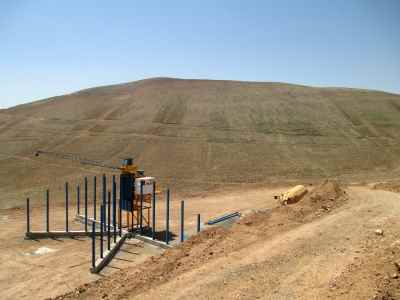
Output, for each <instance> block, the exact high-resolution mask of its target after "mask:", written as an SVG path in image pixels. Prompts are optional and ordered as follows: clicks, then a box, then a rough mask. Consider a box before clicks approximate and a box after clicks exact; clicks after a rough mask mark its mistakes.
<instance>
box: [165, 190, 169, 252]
mask: <svg viewBox="0 0 400 300" xmlns="http://www.w3.org/2000/svg"><path fill="white" fill-rule="evenodd" d="M165 209H166V217H165V222H166V224H165V243H166V244H169V189H168V190H167V203H166V208H165Z"/></svg>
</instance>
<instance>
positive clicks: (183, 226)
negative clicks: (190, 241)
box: [180, 201, 185, 243]
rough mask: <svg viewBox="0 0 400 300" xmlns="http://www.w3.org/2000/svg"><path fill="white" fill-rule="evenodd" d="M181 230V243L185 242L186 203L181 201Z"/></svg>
mask: <svg viewBox="0 0 400 300" xmlns="http://www.w3.org/2000/svg"><path fill="white" fill-rule="evenodd" d="M180 223H181V230H180V237H181V243H183V241H184V240H185V201H181V222H180Z"/></svg>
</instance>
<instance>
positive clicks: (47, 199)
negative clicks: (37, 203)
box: [46, 190, 50, 232]
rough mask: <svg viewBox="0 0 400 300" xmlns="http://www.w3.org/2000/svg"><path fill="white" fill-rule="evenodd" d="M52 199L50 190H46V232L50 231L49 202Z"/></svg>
mask: <svg viewBox="0 0 400 300" xmlns="http://www.w3.org/2000/svg"><path fill="white" fill-rule="evenodd" d="M49 199H50V192H49V190H46V232H49V231H50V225H49V224H50V222H49V209H50V207H49V206H50V205H49V201H50V200H49Z"/></svg>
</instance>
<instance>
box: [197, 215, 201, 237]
mask: <svg viewBox="0 0 400 300" xmlns="http://www.w3.org/2000/svg"><path fill="white" fill-rule="evenodd" d="M200 220H201V218H200V214H198V215H197V233H199V232H200V230H201V228H200Z"/></svg>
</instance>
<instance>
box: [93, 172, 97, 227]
mask: <svg viewBox="0 0 400 300" xmlns="http://www.w3.org/2000/svg"><path fill="white" fill-rule="evenodd" d="M96 185H97V177H96V176H94V177H93V219H94V220H96V210H97V207H96V198H97V186H96Z"/></svg>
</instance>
